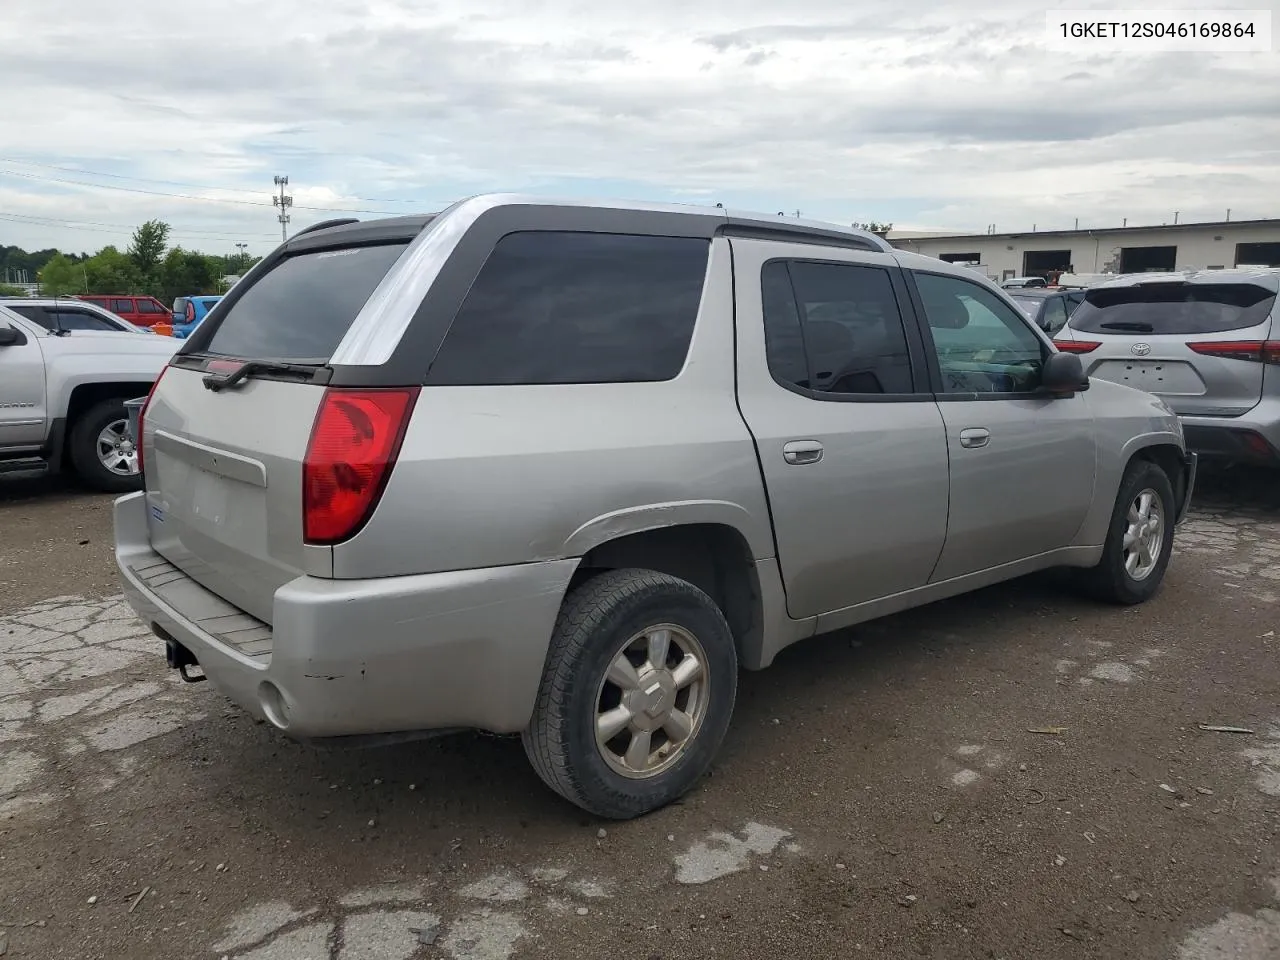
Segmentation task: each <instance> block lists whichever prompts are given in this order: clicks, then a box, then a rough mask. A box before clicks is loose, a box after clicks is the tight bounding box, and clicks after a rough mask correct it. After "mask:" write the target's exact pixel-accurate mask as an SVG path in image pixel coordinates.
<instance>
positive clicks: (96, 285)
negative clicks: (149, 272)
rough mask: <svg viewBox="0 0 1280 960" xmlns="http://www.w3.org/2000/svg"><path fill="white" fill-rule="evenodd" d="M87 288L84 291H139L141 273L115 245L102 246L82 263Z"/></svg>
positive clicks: (141, 285) (141, 280)
mask: <svg viewBox="0 0 1280 960" xmlns="http://www.w3.org/2000/svg"><path fill="white" fill-rule="evenodd" d="M81 266H82V267H83V269H84V275H85V279H86V281H87V282H88V286H89V289H88V290H87V291H85V292H86V293H139V292H141V291H142V289H143V281H144V278H143V275H142V272H141V271H140V270H139V269H138V267H137V264H135V263H134V260H133V258H132V257H130V256H127V255H125V254H123V253H121V252H120V251H119V250H117V249H116V248H115V247H111V246H107V247H103V248H102V249H101V250H99V251H98V252H97V253H95V254H94V255H93V256H92V257H90V258H89V259H88V260H86V261H85V262H84V263H83V264H82V265H81Z"/></svg>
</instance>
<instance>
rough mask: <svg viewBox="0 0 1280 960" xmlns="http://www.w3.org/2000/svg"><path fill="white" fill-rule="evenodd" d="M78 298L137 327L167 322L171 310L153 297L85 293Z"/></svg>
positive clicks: (171, 314)
mask: <svg viewBox="0 0 1280 960" xmlns="http://www.w3.org/2000/svg"><path fill="white" fill-rule="evenodd" d="M78 299H80V300H87V301H89V302H90V303H94V304H97V305H98V306H100V307H102V308H103V309H104V310H110V311H111V312H112V313H114V314H115V315H116V316H118V317H123V318H124V319H125V320H128V321H129V322H130V323H132V324H134V325H136V326H139V327H151V326H154V325H155V324H157V323H168V322H169V321H170V319H171V318H172V316H173V312H172V311H171V310H170V309H169V308H168V307H166V306H165V305H164V304H163V303H161V302H160V301H159V300H157V299H156V298H155V297H134V296H114V295H113V296H105V295H100V294H93V293H87V294H83V295H81V296H80V297H79V298H78Z"/></svg>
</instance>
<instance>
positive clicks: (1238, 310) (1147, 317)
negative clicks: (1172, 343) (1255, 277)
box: [1071, 283, 1276, 335]
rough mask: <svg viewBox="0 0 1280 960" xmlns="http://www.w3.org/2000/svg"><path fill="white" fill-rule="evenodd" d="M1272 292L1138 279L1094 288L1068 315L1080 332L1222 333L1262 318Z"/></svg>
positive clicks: (1271, 303)
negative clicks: (1127, 284) (1135, 282)
mask: <svg viewBox="0 0 1280 960" xmlns="http://www.w3.org/2000/svg"><path fill="white" fill-rule="evenodd" d="M1275 299H1276V298H1275V294H1274V293H1272V292H1271V291H1270V290H1266V289H1264V288H1263V287H1258V286H1254V285H1253V284H1250V283H1143V284H1139V285H1137V286H1132V287H1098V288H1096V289H1093V290H1090V291H1089V292H1088V293H1087V294H1085V298H1084V302H1083V303H1082V304H1080V306H1079V307H1077V308H1076V309H1075V311H1074V312H1073V313H1072V314H1071V328H1072V329H1073V330H1079V331H1081V332H1082V333H1109V334H1125V333H1133V334H1150V333H1155V334H1174V335H1188V334H1195V333H1222V332H1224V331H1226V330H1243V329H1245V328H1247V327H1256V326H1257V325H1258V324H1260V323H1262V322H1263V321H1264V320H1266V319H1267V315H1268V314H1270V313H1271V308H1272V307H1273V306H1274V304H1275Z"/></svg>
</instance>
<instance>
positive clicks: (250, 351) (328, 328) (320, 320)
mask: <svg viewBox="0 0 1280 960" xmlns="http://www.w3.org/2000/svg"><path fill="white" fill-rule="evenodd" d="M405 246H406V244H404V243H388V244H379V245H378V246H371V247H347V248H345V249H341V250H322V251H317V252H314V253H302V254H296V255H294V256H292V257H288V258H287V259H285V260H284V261H282V262H281V263H278V264H277V265H276V266H275V267H273V268H272V269H271V270H270V271H269V272H268V273H267V274H266V275H265V276H263V277H261V278H259V279H258V281H257V282H256V283H254V284H253V286H251V287H249V288H248V289H247V290H245V292H244V294H243V296H241V297H240V299H239V300H237V301H236V302H235V303H233V304H232V305H231V309H230V310H229V311H227V312H226V313H224V314H223V315H222V322H221V323H219V324H218V326H217V328H216V329H215V330H214V331H213V335H212V337H211V338H210V340H209V344H208V346H206V347H205V349H204V351H203V352H205V353H213V354H218V355H221V356H226V357H238V358H241V359H246V360H286V361H294V362H298V363H327V362H328V360H329V358H330V357H331V356H333V352H334V350H336V349H337V348H338V344H339V343H341V342H342V338H343V336H345V335H346V332H347V330H348V329H349V328H350V327H351V324H352V322H353V321H354V320H355V318H356V314H357V313H359V312H360V308H361V307H363V306H364V304H365V301H366V300H368V299H369V297H370V295H372V293H373V291H374V288H376V287H377V286H378V284H379V283H380V282H381V281H382V278H383V277H385V276H386V275H387V271H389V270H390V269H391V266H392V264H394V263H395V262H396V260H397V259H399V257H400V254H402V253H404V249H405ZM188 306H190V303H189V302H188Z"/></svg>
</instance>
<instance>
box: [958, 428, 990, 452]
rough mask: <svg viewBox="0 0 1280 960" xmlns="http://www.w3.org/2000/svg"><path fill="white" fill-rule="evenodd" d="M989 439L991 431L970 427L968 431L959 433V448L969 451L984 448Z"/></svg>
mask: <svg viewBox="0 0 1280 960" xmlns="http://www.w3.org/2000/svg"><path fill="white" fill-rule="evenodd" d="M990 439H991V431H990V430H988V429H987V428H986V427H970V428H969V429H968V430H961V431H960V446H962V447H968V448H970V449H973V448H974V447H985V446H986V445H987V441H988V440H990Z"/></svg>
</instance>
